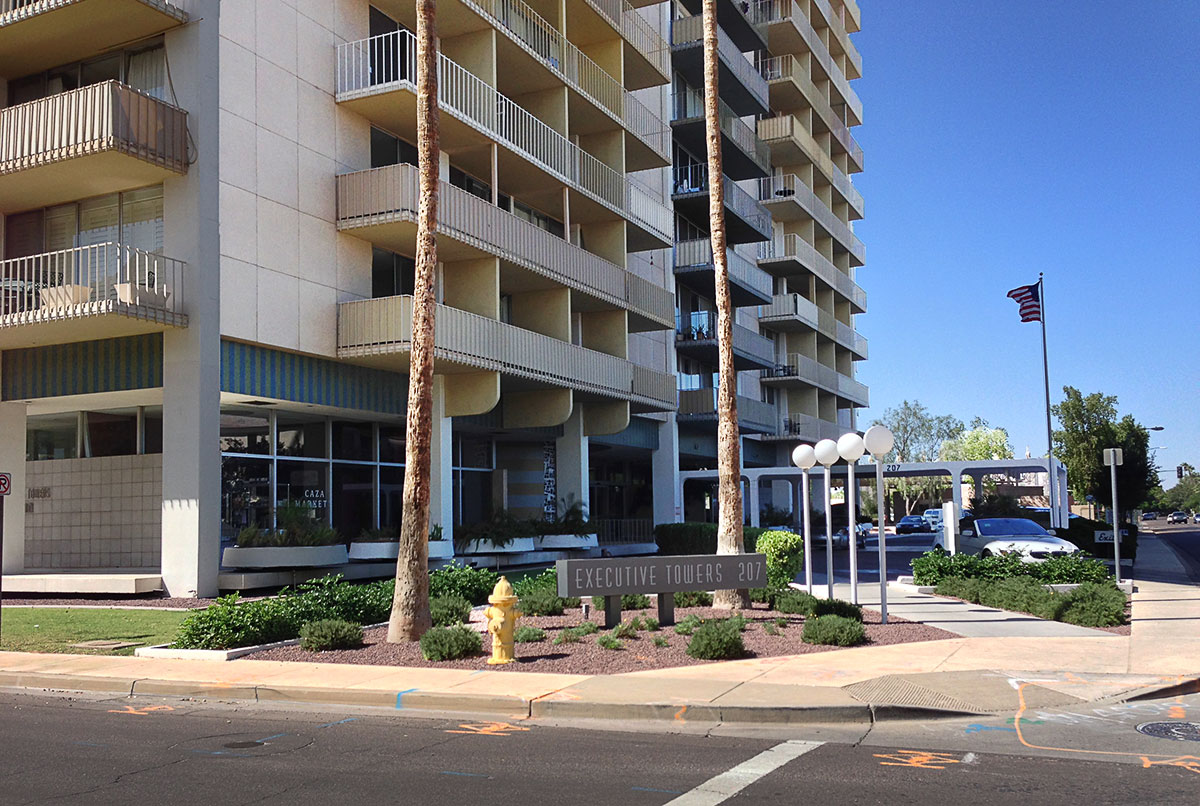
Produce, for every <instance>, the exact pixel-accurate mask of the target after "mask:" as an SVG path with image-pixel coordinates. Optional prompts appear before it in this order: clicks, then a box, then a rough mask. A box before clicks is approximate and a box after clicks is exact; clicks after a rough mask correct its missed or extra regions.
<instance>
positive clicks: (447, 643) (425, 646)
mask: <svg viewBox="0 0 1200 806" xmlns="http://www.w3.org/2000/svg"><path fill="white" fill-rule="evenodd" d="M482 651H483V639H482V638H481V637H480V636H479V633H477V632H475V631H474V630H472V629H471V628H470V627H466V626H463V625H461V624H459V625H456V626H454V627H434V628H433V629H431V630H429V631H428V632H427V633H425V634H424V635H422V636H421V657H423V658H424V659H425V660H431V661H443V660H457V659H458V658H465V657H467V656H469V655H478V654H479V653H480V652H482Z"/></svg>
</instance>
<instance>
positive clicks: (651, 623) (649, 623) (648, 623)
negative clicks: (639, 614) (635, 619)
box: [642, 616, 658, 632]
mask: <svg viewBox="0 0 1200 806" xmlns="http://www.w3.org/2000/svg"><path fill="white" fill-rule="evenodd" d="M642 624H643V625H645V627H646V631H647V632H658V619H656V618H655V617H654V616H646V617H645V618H644V619H642Z"/></svg>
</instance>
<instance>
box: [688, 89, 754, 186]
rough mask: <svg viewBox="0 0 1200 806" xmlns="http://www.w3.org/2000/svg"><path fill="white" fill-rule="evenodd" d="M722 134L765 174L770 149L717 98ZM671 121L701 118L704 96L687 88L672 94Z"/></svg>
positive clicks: (702, 115)
mask: <svg viewBox="0 0 1200 806" xmlns="http://www.w3.org/2000/svg"><path fill="white" fill-rule="evenodd" d="M717 104H718V110H719V118H720V124H721V131H722V132H724V133H725V136H726V137H728V138H729V139H730V141H731V142H732V143H733V144H734V145H736V146H737V147H738V148H739V149H741V150H742V152H744V153H745V154H747V155H748V156H749V157H750V158H751V159H752V160H754V162H755V163H756V164H757V165H758V166H759V167H760V168H761V169H762V170H764V171H769V170H770V169H771V149H770V147H769V146H768V145H767V144H766V143H764V142H763V141H762V140H760V139H759V137H758V135H757V134H756V133H755V131H754V129H753V128H752V127H751V126H750V125H749V124H747V123H746V122H745V121H744V120H742V119H741V118H740V117H738V116H737V114H736V113H735V112H734V111H733V110H732V109H730V108H729V105H728V104H726V103H725V102H724V101H722V100H721V99H720V98H718V99H717ZM671 114H672V116H673V117H672V118H671V119H672V120H692V119H696V118H699V119H701V120H703V119H704V93H702V92H700V91H699V90H694V89H691V88H690V87H689V88H688V89H685V90H683V91H682V92H675V93H672V94H671Z"/></svg>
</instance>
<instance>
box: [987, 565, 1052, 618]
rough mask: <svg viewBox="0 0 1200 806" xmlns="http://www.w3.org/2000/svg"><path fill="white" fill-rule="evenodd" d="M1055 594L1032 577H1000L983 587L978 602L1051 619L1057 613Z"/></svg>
mask: <svg viewBox="0 0 1200 806" xmlns="http://www.w3.org/2000/svg"><path fill="white" fill-rule="evenodd" d="M1057 598H1058V597H1057V596H1056V595H1055V593H1054V592H1053V591H1051V590H1049V589H1047V588H1046V587H1045V586H1044V585H1042V583H1040V582H1038V581H1037V580H1036V579H1034V578H1033V577H1027V576H1019V577H1010V578H1008V579H1001V580H999V581H998V582H993V583H991V584H990V585H987V586H986V587H984V588H983V589H982V590H981V591H980V594H979V603H980V604H981V605H983V606H984V607H995V608H999V609H1000V610H1018V611H1020V612H1022V613H1031V614H1033V615H1035V616H1037V617H1038V618H1044V619H1053V618H1054V617H1055V615H1056V614H1057V604H1058V603H1057V601H1056V600H1057Z"/></svg>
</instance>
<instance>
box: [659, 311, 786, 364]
mask: <svg viewBox="0 0 1200 806" xmlns="http://www.w3.org/2000/svg"><path fill="white" fill-rule="evenodd" d="M717 339H718V333H717V314H716V311H692V312H690V313H682V314H676V316H675V342H676V343H677V344H678V343H680V342H689V341H713V342H715V341H717ZM733 349H734V352H737V353H742V354H744V355H746V356H749V357H750V358H752V359H754V360H755V361H757V362H759V363H760V364H773V363H775V345H774V343H773V342H772V341H771V340H770V339H768V338H766V337H764V336H761V335H759V334H758V333H756V332H755V331H753V330H751V329H750V328H748V327H745V326H743V325H739V324H737V323H736V322H735V323H734V324H733Z"/></svg>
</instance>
